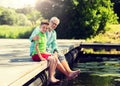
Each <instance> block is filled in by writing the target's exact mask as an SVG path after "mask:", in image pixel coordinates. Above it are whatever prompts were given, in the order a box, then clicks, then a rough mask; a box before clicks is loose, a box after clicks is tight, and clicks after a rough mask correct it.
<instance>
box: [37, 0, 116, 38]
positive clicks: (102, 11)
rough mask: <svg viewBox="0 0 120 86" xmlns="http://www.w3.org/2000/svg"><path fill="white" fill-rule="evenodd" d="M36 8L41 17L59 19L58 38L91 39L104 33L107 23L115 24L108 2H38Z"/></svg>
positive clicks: (110, 4)
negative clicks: (55, 17)
mask: <svg viewBox="0 0 120 86" xmlns="http://www.w3.org/2000/svg"><path fill="white" fill-rule="evenodd" d="M36 8H37V9H38V10H39V11H41V13H42V14H43V17H46V18H50V17H52V16H57V17H59V18H60V20H61V24H60V26H59V27H58V29H57V33H58V37H59V38H76V39H79V38H87V37H91V36H92V35H96V34H98V33H100V32H101V31H104V30H105V26H106V24H107V23H117V16H116V15H115V14H114V11H113V4H112V3H111V1H110V0H49V1H48V2H47V1H45V2H44V1H43V2H40V1H39V0H38V2H37V4H36ZM61 34H62V35H61Z"/></svg>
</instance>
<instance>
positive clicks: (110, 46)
mask: <svg viewBox="0 0 120 86" xmlns="http://www.w3.org/2000/svg"><path fill="white" fill-rule="evenodd" d="M80 47H81V48H95V49H98V48H100V49H101V48H103V49H118V50H120V44H112V43H81V44H80Z"/></svg>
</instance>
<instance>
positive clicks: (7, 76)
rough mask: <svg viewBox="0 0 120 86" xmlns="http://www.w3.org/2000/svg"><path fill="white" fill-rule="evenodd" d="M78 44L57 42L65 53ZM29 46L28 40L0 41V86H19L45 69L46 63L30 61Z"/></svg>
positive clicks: (75, 42)
mask: <svg viewBox="0 0 120 86" xmlns="http://www.w3.org/2000/svg"><path fill="white" fill-rule="evenodd" d="M80 42H81V41H73V40H71V41H68V40H58V44H59V49H60V51H62V53H66V52H68V51H69V47H70V46H71V48H70V49H72V48H73V47H75V46H77V45H79V44H80ZM73 43H74V44H73ZM29 46H30V42H29V40H28V39H0V86H8V85H9V86H21V85H23V84H24V83H26V82H27V81H29V80H30V79H31V78H33V77H34V76H35V75H37V74H39V72H41V71H42V70H44V69H45V68H47V66H48V63H47V61H43V62H33V61H32V60H31V57H30V56H29Z"/></svg>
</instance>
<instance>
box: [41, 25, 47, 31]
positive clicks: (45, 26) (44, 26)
mask: <svg viewBox="0 0 120 86" xmlns="http://www.w3.org/2000/svg"><path fill="white" fill-rule="evenodd" d="M40 29H41V32H42V33H45V32H46V31H47V29H48V25H47V24H43V25H41V27H40Z"/></svg>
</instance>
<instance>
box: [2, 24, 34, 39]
mask: <svg viewBox="0 0 120 86" xmlns="http://www.w3.org/2000/svg"><path fill="white" fill-rule="evenodd" d="M32 30H33V28H32V27H29V26H8V25H1V26H0V38H27V37H29V35H30V34H31V32H32Z"/></svg>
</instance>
